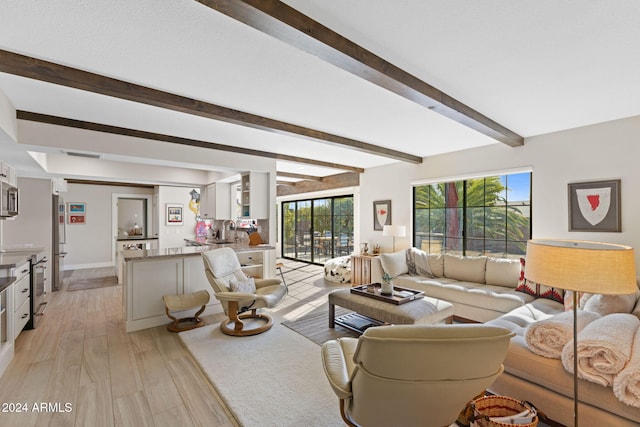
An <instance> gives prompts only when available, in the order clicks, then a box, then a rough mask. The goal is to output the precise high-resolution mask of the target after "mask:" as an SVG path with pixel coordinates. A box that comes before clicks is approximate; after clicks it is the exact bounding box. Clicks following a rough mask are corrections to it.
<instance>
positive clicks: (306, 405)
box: [179, 324, 344, 427]
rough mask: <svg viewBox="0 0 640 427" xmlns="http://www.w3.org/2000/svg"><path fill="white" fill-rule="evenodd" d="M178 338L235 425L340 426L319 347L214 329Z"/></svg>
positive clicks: (280, 335) (295, 338) (282, 334)
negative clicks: (218, 394) (217, 394)
mask: <svg viewBox="0 0 640 427" xmlns="http://www.w3.org/2000/svg"><path fill="white" fill-rule="evenodd" d="M179 337H180V339H181V340H182V342H183V343H184V344H185V346H186V347H187V349H188V350H189V352H190V353H191V354H192V355H193V357H194V359H195V360H196V361H197V363H198V364H199V365H200V368H201V369H202V371H203V372H204V373H205V375H206V376H207V377H208V378H209V381H210V382H211V383H212V384H213V386H214V387H215V388H216V390H218V392H219V393H220V395H221V397H222V399H223V400H224V401H225V404H226V405H227V407H228V408H229V409H230V411H231V412H232V413H233V415H234V417H235V418H236V419H237V420H238V422H239V423H240V424H241V425H243V426H245V427H251V426H300V425H309V426H344V423H343V422H342V420H341V418H340V411H339V406H338V398H337V397H336V395H335V394H334V393H333V391H332V390H331V387H330V386H329V382H328V381H327V378H326V376H325V374H324V370H323V368H322V361H321V356H320V347H319V346H318V345H316V344H314V343H313V342H311V341H310V340H308V339H306V338H305V337H303V336H302V335H300V334H298V333H296V332H294V331H293V330H291V329H289V328H287V327H284V326H282V325H281V324H275V325H274V326H273V328H272V329H271V330H269V331H267V332H265V333H262V334H260V335H255V336H249V337H230V336H227V335H224V334H223V333H222V332H221V331H220V328H219V326H218V325H217V324H216V325H208V326H204V327H202V328H198V329H193V330H191V331H186V332H181V333H180V334H179Z"/></svg>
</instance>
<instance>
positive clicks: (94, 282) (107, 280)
mask: <svg viewBox="0 0 640 427" xmlns="http://www.w3.org/2000/svg"><path fill="white" fill-rule="evenodd" d="M67 280H68V281H69V284H68V285H67V290H68V291H79V290H83V289H95V288H104V287H105V286H115V285H117V284H118V277H117V276H109V277H96V278H93V279H79V280H73V278H69V279H67Z"/></svg>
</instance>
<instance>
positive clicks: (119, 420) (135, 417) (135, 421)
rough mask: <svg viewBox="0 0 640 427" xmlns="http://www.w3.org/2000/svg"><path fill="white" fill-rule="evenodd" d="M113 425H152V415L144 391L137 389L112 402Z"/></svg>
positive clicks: (140, 426) (134, 426)
mask: <svg viewBox="0 0 640 427" xmlns="http://www.w3.org/2000/svg"><path fill="white" fill-rule="evenodd" d="M113 412H114V416H115V421H116V422H115V425H116V426H122V427H153V417H152V415H151V411H150V410H149V403H148V402H147V398H146V397H145V395H144V392H142V391H138V392H136V393H133V394H130V395H129V396H124V397H120V398H118V399H116V400H115V401H114V402H113Z"/></svg>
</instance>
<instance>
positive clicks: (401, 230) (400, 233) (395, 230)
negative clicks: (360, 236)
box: [382, 225, 407, 252]
mask: <svg viewBox="0 0 640 427" xmlns="http://www.w3.org/2000/svg"><path fill="white" fill-rule="evenodd" d="M382 235H383V236H392V237H393V252H395V251H396V237H405V236H406V235H407V227H405V226H404V225H385V226H383V227H382Z"/></svg>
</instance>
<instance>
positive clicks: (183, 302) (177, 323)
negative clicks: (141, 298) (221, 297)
mask: <svg viewBox="0 0 640 427" xmlns="http://www.w3.org/2000/svg"><path fill="white" fill-rule="evenodd" d="M162 299H163V300H164V306H165V311H166V312H167V317H169V319H171V320H173V323H169V324H168V325H167V329H168V330H169V331H171V332H182V331H188V330H190V329H194V328H199V327H200V326H204V323H203V322H202V320H201V319H200V315H201V314H202V313H203V312H204V310H205V308H206V307H207V304H208V303H209V299H210V296H209V292H207V291H205V290H201V291H197V292H194V293H192V294H183V295H165V296H163V297H162ZM198 307H200V310H198V311H197V312H196V314H194V315H193V317H183V318H181V319H178V318H177V317H175V316H173V315H172V314H171V311H183V310H189V309H194V308H198ZM182 323H187V324H185V325H182Z"/></svg>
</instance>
